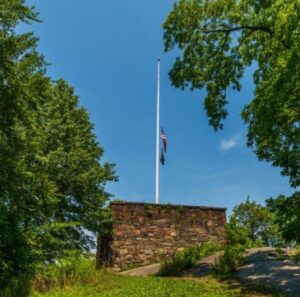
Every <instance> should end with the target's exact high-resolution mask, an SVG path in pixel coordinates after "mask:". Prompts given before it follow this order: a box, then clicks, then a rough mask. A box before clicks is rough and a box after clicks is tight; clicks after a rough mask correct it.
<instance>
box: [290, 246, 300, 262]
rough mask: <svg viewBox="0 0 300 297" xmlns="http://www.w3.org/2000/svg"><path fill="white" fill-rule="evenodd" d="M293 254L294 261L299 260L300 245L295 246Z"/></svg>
mask: <svg viewBox="0 0 300 297" xmlns="http://www.w3.org/2000/svg"><path fill="white" fill-rule="evenodd" d="M295 250H296V252H295V254H294V255H293V256H292V260H293V261H295V262H300V246H299V245H298V246H297V247H295Z"/></svg>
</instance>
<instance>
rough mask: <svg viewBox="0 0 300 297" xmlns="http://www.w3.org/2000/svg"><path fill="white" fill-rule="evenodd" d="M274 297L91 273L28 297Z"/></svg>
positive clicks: (212, 283) (212, 285) (216, 285)
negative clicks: (87, 277)
mask: <svg viewBox="0 0 300 297" xmlns="http://www.w3.org/2000/svg"><path fill="white" fill-rule="evenodd" d="M127 296H128V297H198V296H199V297H200V296H201V297H242V296H243V297H265V296H268V297H271V296H272V297H275V296H280V295H278V294H275V293H273V294H271V293H270V294H269V293H266V292H265V291H264V290H263V291H261V290H256V289H253V288H243V287H241V286H240V285H239V284H238V283H237V282H235V283H232V282H231V283H229V282H224V283H221V282H218V281H217V280H215V279H213V278H211V277H207V278H201V279H178V278H161V277H130V276H122V275H116V274H111V273H108V272H104V271H98V272H95V275H94V277H93V279H92V280H91V281H90V283H89V284H84V285H74V286H67V287H65V288H56V289H52V290H50V291H49V292H47V293H38V292H35V293H33V294H32V297H127Z"/></svg>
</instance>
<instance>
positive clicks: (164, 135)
mask: <svg viewBox="0 0 300 297" xmlns="http://www.w3.org/2000/svg"><path fill="white" fill-rule="evenodd" d="M160 138H161V139H162V142H163V147H164V151H165V152H167V137H166V134H165V132H164V129H163V128H161V133H160Z"/></svg>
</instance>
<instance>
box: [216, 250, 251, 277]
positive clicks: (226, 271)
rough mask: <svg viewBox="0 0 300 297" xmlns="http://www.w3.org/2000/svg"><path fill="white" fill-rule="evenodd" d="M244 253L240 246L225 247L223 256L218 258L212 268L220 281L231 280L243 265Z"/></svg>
mask: <svg viewBox="0 0 300 297" xmlns="http://www.w3.org/2000/svg"><path fill="white" fill-rule="evenodd" d="M244 251H245V248H244V246H242V245H240V244H237V245H229V246H227V247H226V249H225V251H224V255H223V256H221V257H220V258H219V261H218V263H216V265H215V266H214V273H215V275H216V276H217V277H218V278H220V279H228V278H231V277H232V276H233V274H234V273H235V272H236V271H237V269H238V267H239V266H241V265H242V263H243V259H244V256H243V254H244Z"/></svg>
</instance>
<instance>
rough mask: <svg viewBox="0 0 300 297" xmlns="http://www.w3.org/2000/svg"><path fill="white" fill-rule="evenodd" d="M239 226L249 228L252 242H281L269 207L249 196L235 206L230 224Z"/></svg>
mask: <svg viewBox="0 0 300 297" xmlns="http://www.w3.org/2000/svg"><path fill="white" fill-rule="evenodd" d="M229 225H232V226H236V227H235V228H232V229H233V230H238V229H237V228H244V230H247V233H248V238H249V239H250V240H251V241H252V244H254V245H255V244H257V243H259V242H263V243H264V244H265V245H277V244H280V243H281V236H280V232H279V231H278V227H277V226H276V225H275V224H274V216H273V215H272V213H271V212H270V211H269V210H268V208H267V207H263V206H261V205H260V204H258V203H256V202H255V201H250V198H249V197H248V198H247V199H246V201H245V202H242V203H240V204H238V205H236V206H235V207H234V208H233V211H232V216H231V218H230V224H229Z"/></svg>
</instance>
